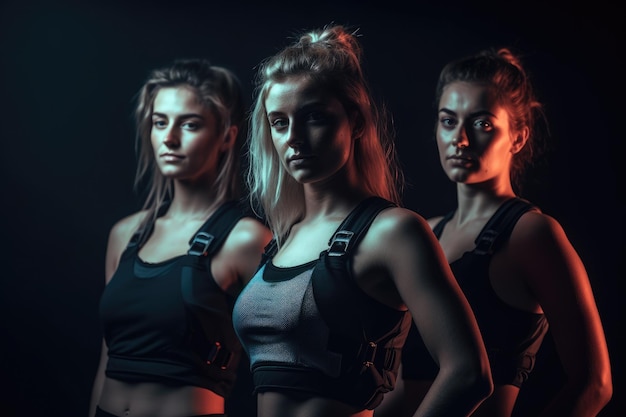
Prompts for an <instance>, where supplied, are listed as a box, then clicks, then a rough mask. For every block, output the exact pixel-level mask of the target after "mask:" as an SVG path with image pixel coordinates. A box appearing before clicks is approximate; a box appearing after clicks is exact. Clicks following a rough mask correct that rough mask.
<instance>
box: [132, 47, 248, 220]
mask: <svg viewBox="0 0 626 417" xmlns="http://www.w3.org/2000/svg"><path fill="white" fill-rule="evenodd" d="M166 87H187V88H190V89H192V90H193V91H194V92H195V93H196V96H197V98H198V100H199V101H200V102H201V103H202V104H203V105H204V106H205V107H206V108H207V109H209V110H211V111H212V112H213V113H214V115H215V116H216V120H217V126H216V128H217V133H218V134H221V135H225V134H227V132H228V129H229V128H230V127H231V126H237V127H238V129H239V130H238V134H237V138H236V139H235V144H234V146H232V147H231V148H230V149H229V150H228V151H226V152H225V153H224V154H223V155H222V156H221V158H220V160H219V161H218V167H217V169H218V176H217V178H216V179H215V183H214V187H215V189H216V190H217V193H216V195H217V201H218V202H221V201H225V200H228V199H232V198H238V197H239V196H240V192H241V178H240V171H239V169H240V156H241V155H240V152H241V146H242V141H243V139H242V138H245V131H244V129H245V127H246V126H245V116H246V109H245V106H244V100H243V91H242V86H241V83H240V81H239V79H238V78H237V76H235V74H233V73H232V72H231V71H230V70H228V69H226V68H223V67H218V66H214V65H211V63H210V62H209V61H208V60H206V59H184V60H176V61H174V62H173V63H172V64H171V65H169V66H166V67H162V68H158V69H155V70H153V71H152V72H151V73H150V74H149V76H148V78H147V80H146V81H145V83H144V85H143V86H142V87H141V89H140V90H139V93H138V95H137V106H136V109H135V122H136V126H137V135H136V152H137V155H138V164H137V171H136V174H135V182H134V186H135V189H136V190H137V189H139V188H142V185H146V187H147V195H146V199H145V202H144V204H143V209H144V210H148V212H149V214H148V216H146V221H149V220H151V219H152V220H154V219H155V218H156V217H157V215H158V208H159V207H161V206H162V205H163V203H164V202H166V201H168V200H170V199H171V198H172V197H173V194H174V187H173V181H172V180H171V179H169V178H166V177H164V176H163V175H162V174H161V172H160V170H159V169H158V167H157V165H156V161H155V159H154V154H153V150H152V144H151V141H150V134H151V131H152V109H153V104H154V99H155V97H156V95H157V93H158V92H159V90H161V89H162V88H166Z"/></svg>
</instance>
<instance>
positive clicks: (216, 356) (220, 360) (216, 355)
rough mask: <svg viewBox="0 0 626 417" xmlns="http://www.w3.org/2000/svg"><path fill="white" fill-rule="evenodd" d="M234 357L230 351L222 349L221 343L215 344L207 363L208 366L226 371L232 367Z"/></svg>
mask: <svg viewBox="0 0 626 417" xmlns="http://www.w3.org/2000/svg"><path fill="white" fill-rule="evenodd" d="M232 357H233V354H232V353H231V352H230V351H229V350H228V349H222V345H221V343H220V342H215V344H214V345H213V348H212V349H211V352H209V359H207V361H206V363H207V365H215V366H219V367H220V369H226V368H228V365H230V360H231V359H232Z"/></svg>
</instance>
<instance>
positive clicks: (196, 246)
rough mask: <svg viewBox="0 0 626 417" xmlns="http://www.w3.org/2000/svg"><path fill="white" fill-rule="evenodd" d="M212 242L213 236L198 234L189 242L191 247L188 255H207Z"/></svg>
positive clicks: (204, 233) (203, 233)
mask: <svg viewBox="0 0 626 417" xmlns="http://www.w3.org/2000/svg"><path fill="white" fill-rule="evenodd" d="M212 241H213V235H210V234H208V233H206V232H200V233H198V234H197V235H196V236H195V237H194V238H193V241H192V242H191V247H190V248H189V251H187V254H188V255H196V256H204V255H206V254H207V251H208V249H209V246H210V245H211V242H212Z"/></svg>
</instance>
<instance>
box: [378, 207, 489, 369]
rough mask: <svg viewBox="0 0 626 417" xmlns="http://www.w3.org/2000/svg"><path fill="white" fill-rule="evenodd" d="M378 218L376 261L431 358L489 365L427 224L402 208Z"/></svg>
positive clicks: (465, 304)
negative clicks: (431, 355) (378, 254)
mask: <svg viewBox="0 0 626 417" xmlns="http://www.w3.org/2000/svg"><path fill="white" fill-rule="evenodd" d="M379 217H380V220H379V219H378V218H377V220H376V222H375V224H377V226H376V228H377V231H376V235H377V238H378V242H379V251H380V262H382V263H383V264H384V265H385V269H386V270H388V271H389V273H390V276H391V278H392V280H393V282H394V284H395V286H396V288H397V291H398V294H399V295H400V297H401V298H402V300H403V302H404V304H405V305H406V306H407V307H408V309H409V310H410V312H411V315H412V317H413V320H414V322H415V324H416V326H417V328H418V330H419V332H420V334H421V336H422V338H423V339H424V343H425V344H426V346H427V347H428V349H429V351H430V352H431V353H432V354H433V356H434V358H435V360H437V361H438V362H439V364H440V366H442V367H445V366H447V365H448V364H457V365H458V364H461V363H466V364H470V363H471V364H472V365H474V366H478V367H482V369H488V368H485V366H486V365H485V364H486V362H487V359H486V354H485V351H484V345H483V342H482V338H481V336H480V332H479V330H478V326H477V324H476V321H475V318H474V315H473V313H472V311H471V308H470V306H469V304H468V302H467V300H466V299H465V296H464V295H463V293H462V292H461V289H460V288H459V286H458V284H457V282H456V279H455V278H454V276H453V274H452V271H451V269H450V266H449V265H448V262H447V260H446V258H445V255H444V254H443V251H442V249H441V247H440V246H439V242H438V241H437V239H436V237H435V236H434V234H433V233H432V231H431V229H430V227H429V225H428V223H427V222H426V221H425V220H424V219H423V218H422V217H420V216H419V215H418V214H416V213H413V212H411V211H409V210H405V209H391V210H387V211H385V212H383V213H381V215H379ZM373 226H374V225H373Z"/></svg>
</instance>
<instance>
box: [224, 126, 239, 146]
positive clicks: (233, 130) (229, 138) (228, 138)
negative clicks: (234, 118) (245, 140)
mask: <svg viewBox="0 0 626 417" xmlns="http://www.w3.org/2000/svg"><path fill="white" fill-rule="evenodd" d="M237 133H239V128H238V127H237V126H230V127H229V128H228V129H227V130H226V132H225V133H224V138H223V140H222V144H221V146H220V150H222V151H227V150H229V149H230V148H232V147H233V146H234V145H235V141H236V140H237Z"/></svg>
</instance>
